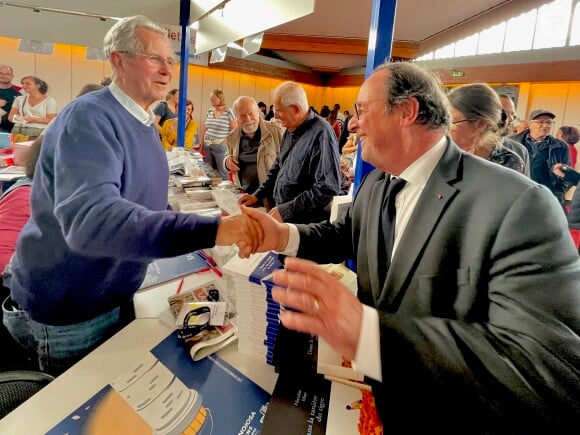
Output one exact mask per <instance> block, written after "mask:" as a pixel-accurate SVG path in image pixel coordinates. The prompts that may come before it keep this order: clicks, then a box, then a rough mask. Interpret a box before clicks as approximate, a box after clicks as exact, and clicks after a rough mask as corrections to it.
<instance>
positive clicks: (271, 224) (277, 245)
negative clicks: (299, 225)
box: [241, 206, 290, 252]
mask: <svg viewBox="0 0 580 435" xmlns="http://www.w3.org/2000/svg"><path fill="white" fill-rule="evenodd" d="M241 209H242V214H244V215H246V216H248V217H250V218H252V219H253V220H254V221H255V222H257V223H258V224H259V225H260V227H261V228H262V229H263V231H264V241H263V243H262V244H260V246H258V251H259V252H266V251H277V252H282V251H284V250H285V249H286V246H287V245H288V237H289V235H290V230H289V228H288V224H283V223H280V222H278V221H277V220H276V219H274V218H273V217H271V216H269V215H268V214H267V213H265V212H263V211H261V210H257V209H255V208H249V207H244V206H241Z"/></svg>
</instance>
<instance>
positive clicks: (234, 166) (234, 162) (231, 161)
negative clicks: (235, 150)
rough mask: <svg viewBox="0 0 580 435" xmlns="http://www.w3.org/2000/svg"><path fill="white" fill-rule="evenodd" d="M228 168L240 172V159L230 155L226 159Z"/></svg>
mask: <svg viewBox="0 0 580 435" xmlns="http://www.w3.org/2000/svg"><path fill="white" fill-rule="evenodd" d="M226 168H228V170H230V171H232V172H238V171H239V170H240V167H239V166H238V161H237V160H236V159H234V158H233V157H230V158H228V159H227V160H226Z"/></svg>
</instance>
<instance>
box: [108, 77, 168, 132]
mask: <svg viewBox="0 0 580 435" xmlns="http://www.w3.org/2000/svg"><path fill="white" fill-rule="evenodd" d="M109 91H111V94H113V97H115V99H116V100H117V101H118V102H119V104H121V106H123V107H124V108H125V109H127V112H129V113H130V114H131V115H133V116H134V117H135V118H137V120H138V121H139V122H141V123H143V124H144V125H152V124H154V123H155V114H154V113H153V107H155V106H156V105H157V101H156V102H155V103H153V104H152V105H151V106H149V108H148V109H147V110H143V108H142V107H141V106H139V104H137V102H136V101H135V100H133V99H132V98H131V97H130V96H129V95H127V94H126V93H125V92H123V90H122V89H121V88H120V87H119V86H118V85H117V84H116V83H115V82H113V83H111V84H110V85H109Z"/></svg>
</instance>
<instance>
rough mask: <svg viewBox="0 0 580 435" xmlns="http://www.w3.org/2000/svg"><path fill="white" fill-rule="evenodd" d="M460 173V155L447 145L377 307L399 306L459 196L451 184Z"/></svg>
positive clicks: (393, 262) (414, 216)
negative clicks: (422, 258)
mask: <svg viewBox="0 0 580 435" xmlns="http://www.w3.org/2000/svg"><path fill="white" fill-rule="evenodd" d="M460 174H461V152H460V151H459V149H458V148H457V146H456V145H455V144H454V143H452V142H450V143H449V144H448V146H447V149H446V150H445V152H444V153H443V156H442V157H441V159H440V160H439V163H437V166H435V169H434V170H433V173H432V174H431V176H430V177H429V180H428V181H427V184H426V185H425V188H424V189H423V192H422V193H421V196H420V197H419V200H418V202H417V205H416V207H415V210H414V211H413V214H412V215H411V219H410V220H409V223H408V224H407V227H406V228H405V233H404V234H403V237H402V238H401V241H400V242H399V245H398V247H397V251H396V252H395V255H394V257H393V258H392V262H391V267H390V268H389V271H388V273H387V278H386V280H385V285H384V287H383V289H382V292H381V295H380V298H379V300H378V301H377V302H378V304H379V305H382V306H386V307H391V306H393V304H395V305H398V301H397V299H398V298H399V297H402V295H403V294H404V291H405V290H406V288H407V287H408V285H409V283H410V281H411V279H412V277H413V274H414V273H415V271H416V268H417V265H418V264H419V262H420V260H421V257H422V255H423V252H424V250H425V247H426V246H427V244H428V243H429V240H430V238H431V235H432V234H433V231H434V230H435V228H436V227H437V224H438V223H439V221H440V219H441V217H442V215H443V214H444V213H445V210H447V209H448V206H449V204H450V203H451V202H452V201H453V199H454V198H455V196H456V195H457V194H458V193H459V190H458V189H457V188H456V187H455V186H454V184H453V183H454V182H455V181H457V179H458V178H460Z"/></svg>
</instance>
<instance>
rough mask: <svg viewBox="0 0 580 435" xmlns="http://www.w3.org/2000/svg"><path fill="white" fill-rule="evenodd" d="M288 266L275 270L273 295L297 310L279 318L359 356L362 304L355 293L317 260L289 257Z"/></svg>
mask: <svg viewBox="0 0 580 435" xmlns="http://www.w3.org/2000/svg"><path fill="white" fill-rule="evenodd" d="M285 266H286V270H284V271H276V272H274V274H273V278H274V282H275V283H276V284H277V285H279V286H280V287H285V288H280V287H275V288H274V289H273V290H272V297H273V298H274V300H275V301H276V302H279V303H280V304H281V305H284V306H286V307H289V308H292V309H294V310H297V311H283V312H281V313H280V320H281V321H282V323H283V324H284V326H286V327H287V328H289V329H294V330H296V331H300V332H306V333H309V334H313V335H318V336H320V337H322V338H323V339H324V340H326V342H327V343H328V344H329V345H330V346H332V347H333V348H334V349H335V350H336V351H338V352H339V353H340V354H341V355H342V356H343V357H344V358H346V359H348V360H353V359H354V358H355V356H356V348H357V345H358V337H359V333H360V328H361V324H362V317H363V308H362V304H361V303H360V302H359V300H358V299H357V298H356V296H355V295H354V294H353V293H352V292H351V291H350V290H349V289H348V288H347V287H346V286H344V285H343V284H341V283H340V282H339V281H338V280H337V279H336V278H335V277H334V276H332V275H331V274H329V273H328V272H326V271H325V270H324V269H322V268H321V267H320V266H318V265H317V264H316V263H313V262H311V261H307V260H302V259H300V258H291V257H287V258H286V262H285Z"/></svg>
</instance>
